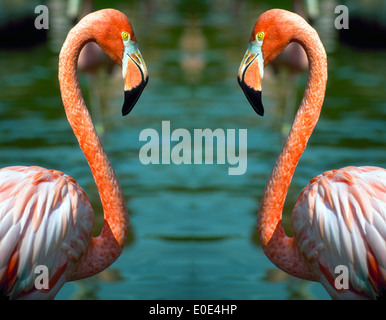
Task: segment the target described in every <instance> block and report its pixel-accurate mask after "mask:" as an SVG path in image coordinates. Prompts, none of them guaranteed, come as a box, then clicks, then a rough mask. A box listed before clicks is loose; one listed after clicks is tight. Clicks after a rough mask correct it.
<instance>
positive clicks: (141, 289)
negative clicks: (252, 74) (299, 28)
mask: <svg viewBox="0 0 386 320" xmlns="http://www.w3.org/2000/svg"><path fill="white" fill-rule="evenodd" d="M139 3H140V2H135V1H132V2H130V4H129V5H123V4H121V3H119V4H117V6H116V8H118V9H120V10H122V11H123V12H125V13H126V14H127V15H128V16H129V17H130V19H131V21H132V23H133V25H134V29H135V32H136V37H137V39H138V43H139V46H140V50H141V52H142V55H143V57H144V59H145V61H146V64H147V67H148V71H149V76H150V80H149V84H148V86H147V87H146V89H145V91H144V92H143V94H142V96H141V98H140V100H139V101H138V103H137V105H136V106H135V108H134V109H133V111H132V112H131V113H130V115H129V116H128V117H126V118H123V117H122V116H121V115H120V114H121V113H120V112H121V111H120V108H121V104H122V101H123V92H122V89H123V82H122V80H121V75H120V69H119V68H116V69H114V70H113V72H112V73H111V74H108V75H107V74H106V73H104V72H103V70H102V71H101V72H100V73H98V75H97V76H96V80H95V79H94V80H93V81H91V80H90V77H89V76H88V75H86V74H81V75H80V77H81V78H80V80H81V85H82V88H83V92H84V96H85V99H86V102H87V104H88V105H89V106H90V110H91V113H92V116H93V119H94V122H95V123H96V124H97V128H98V131H99V133H100V135H101V136H102V141H103V145H104V147H105V149H106V152H107V154H108V156H109V158H110V160H111V162H112V164H113V166H114V168H115V171H116V173H117V175H118V178H119V181H120V183H121V185H122V189H123V192H124V195H125V199H126V202H127V206H128V209H129V214H130V222H131V228H130V234H129V237H128V241H127V245H126V247H125V250H124V251H123V254H122V255H121V256H120V258H119V259H118V260H117V261H116V262H115V263H114V264H113V265H112V266H111V267H110V268H109V269H108V270H106V271H104V272H102V273H101V274H99V275H97V276H94V277H92V278H89V279H85V280H81V281H76V282H71V283H67V284H66V285H65V286H64V287H63V289H62V290H61V291H60V292H59V294H58V295H57V299H329V296H328V295H327V294H326V293H325V291H324V289H323V288H322V287H321V285H319V284H317V283H311V282H308V281H302V280H299V279H295V278H293V277H290V276H287V275H286V274H284V273H283V272H281V271H279V270H277V268H275V266H274V265H273V264H272V263H271V262H270V261H269V260H268V259H267V258H266V257H265V256H264V254H263V252H262V249H261V247H260V245H259V243H258V240H257V238H258V237H257V234H256V231H255V224H256V212H257V210H258V206H259V201H260V199H261V196H262V193H263V188H264V185H265V182H266V180H267V178H268V176H269V174H270V170H271V168H272V166H273V164H274V162H275V160H276V158H277V156H278V153H279V152H280V149H281V146H282V143H283V136H284V135H285V132H286V130H287V127H288V123H287V122H288V121H290V120H288V121H287V120H285V119H286V118H285V117H284V114H286V113H288V114H289V117H288V118H289V119H291V117H292V116H291V115H293V111H292V108H294V106H295V105H298V104H299V102H300V99H301V95H302V92H303V90H304V86H305V82H306V74H305V73H301V74H298V75H297V76H296V81H293V80H291V79H290V78H289V76H288V74H285V73H284V72H283V73H280V74H276V75H275V74H274V72H272V70H270V69H267V70H266V78H265V81H264V83H263V88H264V104H265V109H266V114H265V116H264V117H263V118H261V117H258V116H257V115H256V114H255V112H254V111H253V110H252V108H251V106H250V105H249V104H248V102H247V100H246V98H245V97H244V95H243V93H242V91H241V89H240V88H239V86H238V84H237V80H236V75H237V70H238V67H239V64H240V61H241V59H242V57H243V55H244V52H245V49H246V45H247V41H248V38H249V35H250V31H251V29H252V25H253V23H254V21H255V19H256V18H257V16H258V15H259V14H260V13H261V12H262V11H264V10H265V9H267V8H269V5H261V6H258V5H253V4H252V2H245V3H243V5H240V6H237V2H236V1H235V2H232V1H224V2H221V3H222V5H221V6H220V5H219V3H220V2H219V1H214V2H207V1H195V2H190V1H187V2H183V1H177V0H175V1H172V0H170V1H163V2H162V1H160V2H141V3H147V5H144V4H139ZM150 4H152V5H150ZM193 4H195V5H196V6H193ZM231 12H235V13H231ZM322 40H323V39H322ZM49 48H50V44H49V43H47V44H42V45H39V46H37V47H34V48H31V49H28V50H13V51H0V70H2V72H1V73H0V83H1V91H0V166H1V167H5V166H10V165H39V166H43V167H46V168H54V169H57V170H60V171H63V172H65V173H67V174H69V175H71V176H72V177H74V178H75V179H76V180H77V182H78V183H79V184H80V185H81V186H82V187H83V188H84V189H85V190H86V192H87V194H88V196H89V198H90V201H91V203H92V205H93V208H94V211H95V212H96V217H95V220H96V230H95V234H98V232H99V231H100V229H101V226H102V223H103V214H102V209H101V205H100V201H99V197H98V193H97V190H96V187H95V184H94V181H93V178H92V175H91V173H90V171H89V168H88V165H87V162H86V161H85V159H84V156H83V154H82V152H81V151H80V149H79V148H78V145H77V142H76V140H75V137H74V136H73V134H72V131H71V128H70V127H69V125H68V123H67V121H66V118H65V115H64V111H63V108H62V103H61V99H60V95H59V86H58V83H57V59H58V58H57V54H55V53H54V52H52V51H51V50H50V49H49ZM384 56H385V55H384V52H382V51H366V50H358V49H355V48H352V47H348V46H344V45H343V44H339V43H337V45H336V49H335V50H334V51H333V52H331V53H329V81H328V88H327V93H326V99H325V104H324V108H323V111H322V115H321V118H320V121H319V123H318V125H317V127H316V129H315V131H314V134H313V136H312V137H311V139H310V142H309V144H308V147H307V149H306V151H305V153H304V155H303V157H302V159H301V161H300V163H299V166H298V168H297V170H296V173H295V176H294V179H293V181H292V184H291V188H290V190H289V194H288V197H287V202H286V206H285V211H286V212H285V216H284V218H283V220H284V223H285V229H286V230H287V232H288V234H290V233H291V225H290V224H291V217H290V216H291V214H290V213H291V209H292V208H293V206H294V203H295V201H296V199H297V196H298V194H299V193H300V191H301V189H302V188H303V187H304V186H305V185H306V184H307V183H308V181H309V180H311V179H312V178H313V177H314V176H315V175H317V174H319V173H321V172H323V171H326V170H330V169H337V168H340V167H344V166H347V165H376V166H383V167H384V162H385V155H386V153H385V146H386V145H385V141H386V127H385V120H386V97H385V90H384V84H385V80H386V79H385V77H386V76H385V75H386V72H385V71H386V70H385V66H384ZM287 89H288V90H290V91H291V92H294V101H295V102H294V104H291V103H289V102H288V100H285V97H286V96H287V97H288V90H287ZM96 93H98V94H96ZM285 101H287V102H285ZM99 104H100V107H97V106H98V105H99ZM285 106H286V107H285ZM291 106H292V107H291ZM162 121H170V125H171V130H174V129H177V128H185V129H188V130H189V131H191V132H192V130H193V129H205V128H210V129H212V130H215V129H217V128H221V129H223V130H225V131H226V129H235V130H236V132H238V130H239V129H247V132H248V140H247V143H248V154H247V171H246V173H245V174H243V175H233V176H232V175H228V167H229V164H228V163H226V164H216V161H215V163H214V164H212V165H209V164H202V165H199V164H191V165H187V164H186V165H184V164H182V165H175V164H173V163H172V164H168V165H167V164H158V165H151V164H150V165H143V164H142V163H141V162H140V160H139V157H138V155H139V150H140V148H141V147H142V146H143V145H144V144H145V142H143V141H139V134H140V132H141V131H142V130H144V129H146V128H153V129H155V130H157V131H158V132H159V133H161V122H162Z"/></svg>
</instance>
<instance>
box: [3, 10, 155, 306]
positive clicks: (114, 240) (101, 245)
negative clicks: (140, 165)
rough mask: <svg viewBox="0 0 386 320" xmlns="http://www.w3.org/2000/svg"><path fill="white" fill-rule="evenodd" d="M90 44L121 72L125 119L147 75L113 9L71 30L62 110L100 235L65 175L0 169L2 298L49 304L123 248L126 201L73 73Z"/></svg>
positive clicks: (62, 68)
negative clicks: (42, 277) (41, 270)
mask: <svg viewBox="0 0 386 320" xmlns="http://www.w3.org/2000/svg"><path fill="white" fill-rule="evenodd" d="M90 41H93V42H96V43H97V44H98V45H99V46H100V47H101V48H102V49H103V50H104V51H105V52H106V53H107V54H108V55H109V56H110V57H111V58H112V60H114V61H115V62H116V63H118V64H119V65H121V66H122V73H123V77H124V83H125V85H124V89H125V102H124V105H123V109H122V114H123V115H126V114H127V113H129V112H130V110H131V109H132V108H133V107H134V105H135V103H136V102H137V100H138V98H139V96H140V94H141V92H142V89H143V88H144V86H145V85H146V83H147V81H148V74H147V69H146V66H145V63H144V61H143V58H142V56H141V54H140V52H139V50H138V46H137V43H136V38H135V36H134V32H133V29H132V26H131V24H130V21H129V19H128V18H127V17H126V16H125V15H124V14H123V13H121V12H119V11H117V10H114V9H105V10H100V11H96V12H94V13H90V14H89V15H87V16H85V17H84V18H83V19H82V20H81V21H80V22H79V23H78V24H77V25H76V26H75V27H74V28H73V29H72V30H70V32H69V33H68V36H67V38H66V41H65V42H64V44H63V47H62V50H61V52H60V56H59V83H60V91H61V95H62V100H63V105H64V108H65V112H66V115H67V119H68V121H69V123H70V125H71V127H72V129H73V132H74V134H75V136H76V138H77V140H78V142H79V146H80V148H81V149H82V151H83V153H84V155H85V157H86V159H87V162H88V164H89V166H90V168H91V172H92V174H93V177H94V180H95V182H96V185H97V188H98V192H99V195H100V198H101V202H102V206H103V211H104V225H103V229H102V231H101V234H100V235H99V236H98V237H95V238H94V237H92V231H93V224H94V214H93V210H92V207H91V204H90V201H89V199H88V197H87V195H86V193H85V192H84V190H83V189H82V188H81V187H80V186H79V185H78V184H77V183H76V181H75V180H74V179H73V178H71V177H70V176H68V175H66V174H64V173H62V172H59V171H55V170H47V169H44V168H41V167H23V166H15V167H7V168H3V169H1V170H0V296H3V297H6V298H10V299H53V298H54V297H55V295H56V294H57V292H58V291H59V290H60V288H61V287H62V286H63V284H64V283H65V282H67V281H72V280H77V279H82V278H86V277H89V276H92V275H94V274H96V273H98V272H100V271H102V270H104V269H106V268H107V267H108V266H110V265H111V264H112V263H113V262H114V261H115V260H116V259H117V258H118V257H119V255H120V254H121V252H122V250H123V247H124V243H125V239H126V236H127V232H128V227H129V221H128V212H127V208H126V203H125V200H124V197H123V194H122V190H121V187H120V184H119V182H118V179H117V177H116V174H115V172H114V169H113V167H112V166H111V163H110V161H109V159H108V157H107V155H106V153H105V152H104V149H103V146H102V144H101V142H100V140H99V138H98V135H97V134H96V131H95V128H94V125H93V123H92V120H91V117H90V114H89V112H88V110H87V107H86V105H85V102H84V100H83V97H82V93H81V90H80V86H79V80H78V74H77V60H78V57H79V53H80V51H81V49H82V48H83V46H84V45H85V44H86V43H88V42H90ZM39 265H43V266H45V267H46V268H47V269H48V271H49V272H48V275H49V286H48V288H37V287H36V286H35V282H34V279H35V277H36V273H35V270H36V267H37V266H39Z"/></svg>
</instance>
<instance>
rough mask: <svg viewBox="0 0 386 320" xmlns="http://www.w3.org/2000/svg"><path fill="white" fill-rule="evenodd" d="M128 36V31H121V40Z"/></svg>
mask: <svg viewBox="0 0 386 320" xmlns="http://www.w3.org/2000/svg"><path fill="white" fill-rule="evenodd" d="M129 37H130V35H129V33H128V32H126V31H123V32H122V39H123V40H127V39H129Z"/></svg>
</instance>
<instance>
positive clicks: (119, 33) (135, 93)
mask: <svg viewBox="0 0 386 320" xmlns="http://www.w3.org/2000/svg"><path fill="white" fill-rule="evenodd" d="M85 19H86V20H88V19H92V21H91V22H92V24H91V25H92V34H93V36H94V38H95V42H96V43H97V44H98V45H99V46H100V47H101V48H102V49H103V51H104V52H106V53H107V54H108V55H109V56H110V58H111V59H113V60H114V61H115V62H116V63H117V64H119V65H121V66H122V75H123V79H124V91H125V100H124V103H123V107H122V115H124V116H125V115H127V114H128V113H129V112H130V111H131V110H132V109H133V107H134V105H135V104H136V102H137V101H138V99H139V97H140V95H141V93H142V90H143V89H144V88H145V86H146V84H147V82H148V79H149V76H148V72H147V68H146V65H145V62H144V60H143V58H142V55H141V52H140V51H139V49H138V44H137V40H136V38H135V35H134V31H133V28H132V26H131V23H130V21H129V19H128V18H127V17H126V15H124V14H123V13H121V12H120V11H118V10H114V9H104V10H100V11H96V12H94V13H91V14H89V15H88V16H86V17H84V18H83V19H82V20H85ZM86 23H87V21H86Z"/></svg>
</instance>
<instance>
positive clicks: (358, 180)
mask: <svg viewBox="0 0 386 320" xmlns="http://www.w3.org/2000/svg"><path fill="white" fill-rule="evenodd" d="M292 221H293V230H294V233H295V239H296V242H297V243H298V244H299V246H300V250H301V251H302V252H303V254H304V255H305V257H306V258H307V260H308V261H309V262H310V263H311V265H312V266H313V267H314V269H315V272H318V270H320V271H319V276H320V282H321V283H322V284H323V286H324V287H325V288H326V289H327V291H328V292H329V293H330V295H331V296H332V297H338V296H340V298H342V297H345V298H347V299H351V298H365V296H367V297H372V298H376V297H377V296H380V295H385V294H386V170H385V169H382V168H375V167H347V168H343V169H340V170H332V171H328V172H325V173H323V174H321V175H319V176H317V177H315V178H314V179H313V180H311V182H310V183H309V184H308V185H307V186H306V188H305V189H304V190H303V191H302V193H301V194H300V196H299V199H298V201H297V203H296V205H295V208H294V211H293V220H292ZM339 265H344V266H346V267H347V270H348V275H349V290H344V289H340V290H337V289H336V288H335V284H334V283H335V282H334V281H335V278H336V276H337V275H338V274H339V273H337V274H335V268H336V267H337V266H339Z"/></svg>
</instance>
